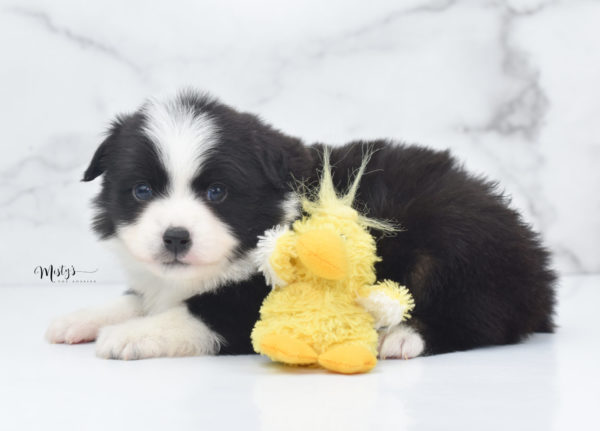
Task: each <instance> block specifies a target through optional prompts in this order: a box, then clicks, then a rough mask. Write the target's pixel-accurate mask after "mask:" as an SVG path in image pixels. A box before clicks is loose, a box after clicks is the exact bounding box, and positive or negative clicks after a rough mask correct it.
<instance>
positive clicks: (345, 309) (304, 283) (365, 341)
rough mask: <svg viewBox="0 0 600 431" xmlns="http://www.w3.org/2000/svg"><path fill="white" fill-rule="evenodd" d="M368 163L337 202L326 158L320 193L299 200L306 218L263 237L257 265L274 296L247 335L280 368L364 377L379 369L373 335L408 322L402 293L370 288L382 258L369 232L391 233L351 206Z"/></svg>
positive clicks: (393, 287)
mask: <svg viewBox="0 0 600 431" xmlns="http://www.w3.org/2000/svg"><path fill="white" fill-rule="evenodd" d="M367 162H368V157H365V158H364V160H363V163H362V165H361V167H360V169H359V171H358V173H357V175H356V177H355V179H354V181H353V184H352V186H351V187H350V189H349V191H348V192H347V193H346V194H345V195H344V196H338V195H337V193H336V190H335V188H334V186H333V181H332V177H331V169H330V166H329V154H328V153H327V152H326V153H325V154H324V168H323V174H322V178H321V184H320V186H319V191H318V195H317V196H316V197H314V198H312V199H311V198H309V197H304V198H303V199H302V207H303V210H304V212H305V213H306V214H307V216H305V217H303V218H302V219H301V220H297V221H296V222H294V224H293V226H292V229H289V228H287V227H284V226H278V227H275V228H273V229H271V230H269V231H267V232H265V235H264V236H263V237H261V239H260V241H259V247H258V253H257V263H258V265H259V267H260V270H261V271H262V272H263V274H264V276H265V278H266V280H267V282H268V283H269V284H271V285H272V286H273V290H272V291H271V293H270V294H269V295H268V296H267V298H266V299H265V301H264V302H263V305H262V307H261V309H260V320H259V321H258V322H257V323H256V325H255V327H254V329H253V331H252V345H253V347H254V350H255V351H256V352H257V353H261V354H263V355H266V356H268V357H269V358H271V359H272V360H274V361H278V362H283V363H285V364H293V365H314V364H318V365H320V366H321V367H323V368H326V369H328V370H330V371H334V372H338V373H344V374H354V373H363V372H367V371H369V370H371V369H372V368H373V367H374V366H375V365H376V363H377V342H378V334H377V329H380V328H383V327H391V326H394V325H397V324H398V323H400V322H401V321H403V320H404V319H407V318H409V317H410V314H409V313H410V311H411V310H412V309H413V307H414V303H413V299H412V296H411V295H410V293H409V292H408V290H407V289H406V288H404V287H400V286H399V285H398V284H396V283H394V282H392V281H389V280H385V281H382V282H379V283H376V282H375V281H376V276H375V268H374V265H375V262H377V261H379V260H380V259H379V258H378V257H377V254H376V247H375V240H374V239H373V237H372V236H371V235H370V234H369V232H368V228H370V227H374V228H377V229H380V230H383V231H391V230H394V228H393V227H392V226H391V225H389V224H387V223H385V222H381V221H377V220H373V219H369V218H367V217H365V216H362V215H361V214H359V213H358V212H357V211H356V210H354V209H353V208H352V203H353V200H354V196H355V194H356V190H357V188H358V184H359V181H360V177H361V176H362V174H363V172H364V170H365V167H366V164H367Z"/></svg>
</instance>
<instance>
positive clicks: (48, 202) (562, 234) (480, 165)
mask: <svg viewBox="0 0 600 431" xmlns="http://www.w3.org/2000/svg"><path fill="white" fill-rule="evenodd" d="M599 22H600V2H598V1H594V0H572V1H551V0H549V1H543V0H526V1H525V0H510V1H500V0H497V1H495V0H490V1H457V0H454V1H453V0H439V1H435V0H430V1H426V0H409V1H391V0H389V1H371V2H368V3H365V2H360V1H358V0H353V1H342V0H335V1H330V2H320V1H316V0H310V1H304V2H280V1H275V0H261V1H257V2H243V1H233V0H229V1H220V2H208V1H207V2H204V1H193V0H187V1H186V0H180V1H172V2H168V3H166V2H165V3H158V2H151V3H148V2H141V1H137V2H136V1H132V2H119V1H115V0H106V1H104V2H76V1H58V2H45V1H41V0H37V1H30V0H21V1H6V0H4V1H1V2H0V52H1V53H2V67H1V68H0V82H2V86H1V87H0V88H1V91H0V96H1V97H0V112H1V113H2V115H1V118H2V140H1V142H0V150H1V155H2V157H0V230H1V232H2V238H3V241H1V242H0V274H1V278H0V282H4V283H7V282H11V283H32V282H35V281H36V280H35V276H34V274H33V270H34V268H35V267H36V266H37V265H49V264H55V265H61V264H65V265H66V264H68V265H75V266H76V267H78V268H80V269H98V272H97V273H95V279H96V280H97V282H111V281H120V280H122V274H121V272H120V270H119V269H118V265H117V262H116V261H115V260H114V258H113V257H112V256H111V254H110V253H109V251H107V250H106V249H105V248H104V247H103V246H102V245H100V244H98V243H97V242H96V240H95V238H94V237H93V235H92V233H91V232H90V230H89V219H90V214H91V210H90V208H89V200H90V198H91V197H92V196H93V195H94V193H96V192H97V189H98V185H97V184H86V183H81V182H79V179H80V178H81V174H82V172H83V170H84V169H85V166H86V163H87V162H88V160H89V159H90V157H91V155H92V153H93V151H94V149H95V147H96V145H97V144H98V143H99V142H100V140H101V137H102V133H103V131H104V129H105V127H106V125H107V124H108V123H109V121H110V119H111V117H112V116H113V115H114V114H116V113H118V112H123V111H130V110H133V109H135V107H136V106H137V105H138V104H140V103H141V102H142V101H143V100H144V99H145V98H146V97H149V96H163V95H168V94H172V93H173V92H174V91H175V90H176V89H178V88H181V87H184V86H193V87H197V88H199V89H203V90H207V91H209V92H211V93H213V94H215V95H217V96H219V97H220V98H221V99H223V100H224V101H226V102H228V103H231V104H233V105H234V106H236V107H238V108H240V109H243V110H248V111H252V112H255V113H258V114H260V115H261V116H262V117H263V118H264V119H266V120H267V121H269V122H271V123H272V124H274V125H275V126H276V127H278V128H280V129H282V130H284V131H286V132H287V133H289V134H293V135H297V136H300V137H302V138H303V139H304V140H306V141H307V142H313V141H324V142H330V143H334V144H336V143H343V142H345V141H348V140H351V139H358V138H363V139H369V138H379V137H388V138H394V139H398V140H402V141H406V142H411V143H422V144H425V145H429V146H432V147H435V148H444V149H445V148H450V149H451V150H452V151H453V152H454V153H455V154H456V156H457V157H458V158H460V159H461V160H462V161H463V162H464V163H465V165H466V167H467V168H469V169H471V170H472V171H474V172H476V173H481V174H485V175H487V176H489V177H490V178H493V179H496V180H498V181H499V182H500V184H501V186H502V188H503V189H504V190H506V192H507V193H508V194H510V195H511V196H512V198H513V205H514V206H515V207H517V208H519V209H520V210H521V211H522V212H523V214H524V216H525V218H526V219H527V221H528V222H530V223H531V224H532V225H533V226H534V227H535V228H536V229H538V230H539V231H541V233H542V235H543V236H544V238H545V240H546V242H547V244H548V245H549V246H550V247H551V249H552V250H553V251H554V255H555V263H556V266H557V268H558V269H559V270H560V271H561V272H563V273H594V272H599V271H600V253H599V252H598V246H597V241H598V239H600V217H599V213H600V197H599V194H598V192H597V189H598V188H599V186H600V173H599V170H598V165H599V164H600V121H599V120H598V118H600V83H599V82H600V80H599V79H598V77H599V76H600V50H599V49H598V42H597V41H598V40H600V26H598V23H599Z"/></svg>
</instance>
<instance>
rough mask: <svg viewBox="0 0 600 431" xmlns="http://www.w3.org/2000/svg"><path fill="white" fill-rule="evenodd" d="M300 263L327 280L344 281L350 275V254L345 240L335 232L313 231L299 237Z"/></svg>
mask: <svg viewBox="0 0 600 431" xmlns="http://www.w3.org/2000/svg"><path fill="white" fill-rule="evenodd" d="M296 244H297V251H298V257H299V258H300V261H301V262H302V263H303V264H304V266H306V267H307V268H308V270H309V271H311V272H312V273H314V274H315V275H316V276H318V277H322V278H325V279H327V280H343V279H344V278H346V277H347V275H348V270H349V263H348V254H347V252H346V245H345V244H344V240H343V239H342V238H341V237H340V236H339V235H338V234H337V233H335V232H334V231H333V230H325V229H319V230H311V231H308V232H304V233H302V234H300V235H298V239H297V243H296Z"/></svg>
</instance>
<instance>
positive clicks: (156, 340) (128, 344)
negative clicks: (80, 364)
mask: <svg viewBox="0 0 600 431" xmlns="http://www.w3.org/2000/svg"><path fill="white" fill-rule="evenodd" d="M136 326H137V327H136ZM162 344H164V340H161V339H160V337H159V336H157V335H156V334H150V333H143V332H142V331H140V328H139V325H135V324H134V325H132V324H131V323H130V322H127V323H122V324H120V325H111V326H105V327H104V328H102V329H101V330H100V334H99V335H98V339H97V341H96V356H98V357H100V358H105V359H123V360H133V359H144V358H155V357H158V356H165V355H164V354H163V353H164V352H163V349H161V345H162Z"/></svg>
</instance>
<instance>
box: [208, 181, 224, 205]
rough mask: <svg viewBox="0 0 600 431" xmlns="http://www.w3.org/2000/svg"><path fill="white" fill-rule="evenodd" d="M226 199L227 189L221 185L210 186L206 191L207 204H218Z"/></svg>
mask: <svg viewBox="0 0 600 431" xmlns="http://www.w3.org/2000/svg"><path fill="white" fill-rule="evenodd" d="M226 197H227V188H226V187H225V186H224V185H223V184H218V183H216V184H211V185H210V186H208V189H206V199H208V201H209V202H213V203H219V202H223V201H224V200H225V198H226Z"/></svg>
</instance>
